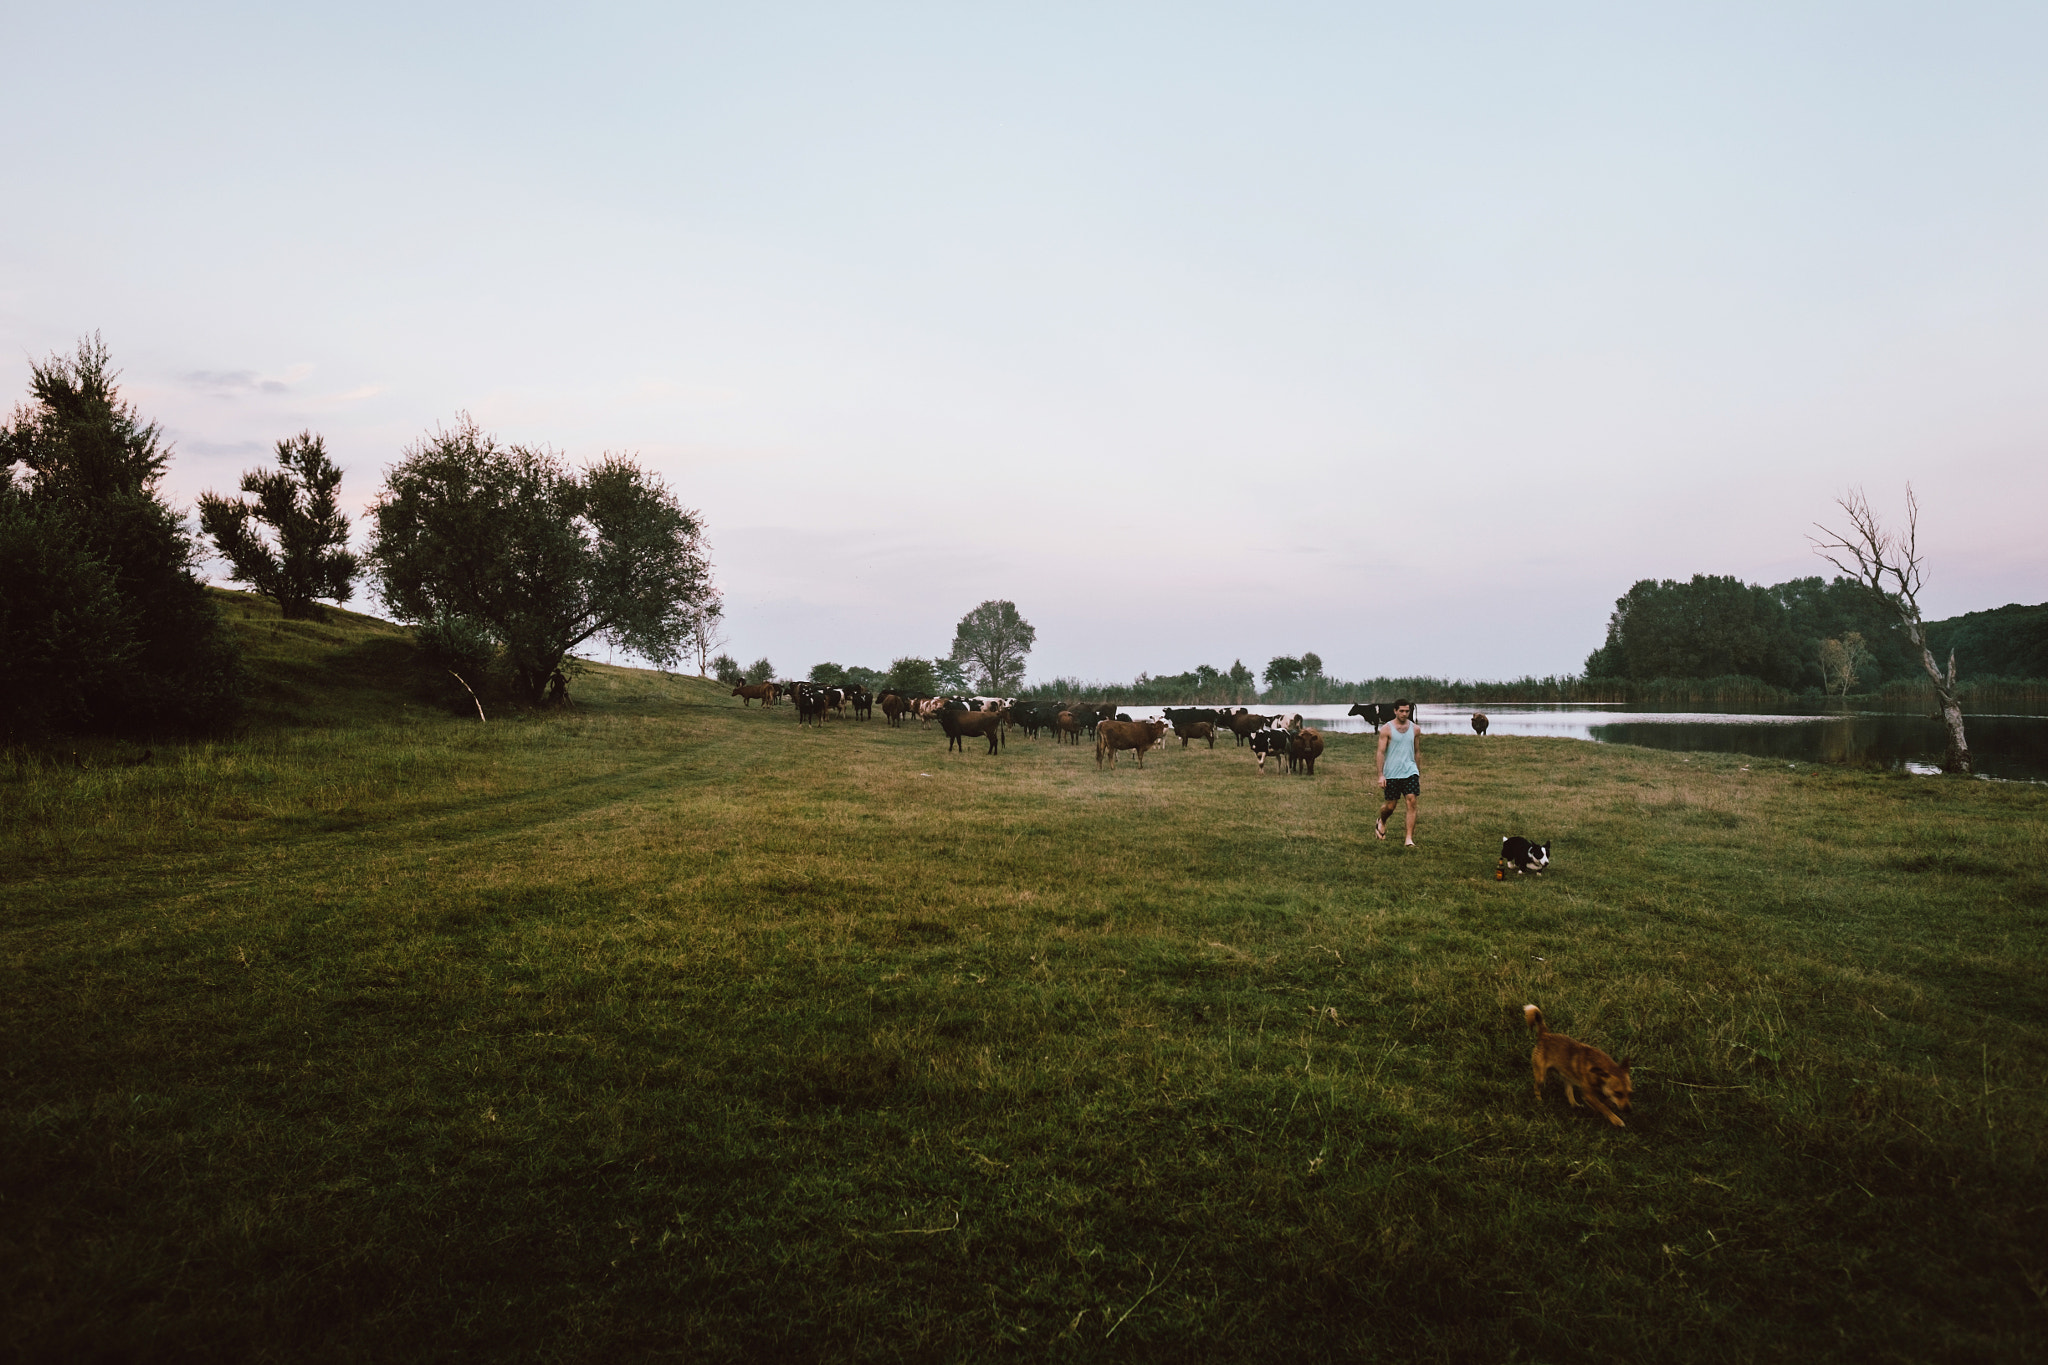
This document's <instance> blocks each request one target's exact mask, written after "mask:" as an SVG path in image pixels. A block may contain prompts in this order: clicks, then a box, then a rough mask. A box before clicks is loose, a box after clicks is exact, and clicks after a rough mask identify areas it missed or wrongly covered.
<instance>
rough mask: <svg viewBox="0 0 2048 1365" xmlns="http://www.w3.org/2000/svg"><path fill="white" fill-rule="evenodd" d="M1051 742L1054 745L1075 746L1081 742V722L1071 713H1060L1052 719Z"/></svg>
mask: <svg viewBox="0 0 2048 1365" xmlns="http://www.w3.org/2000/svg"><path fill="white" fill-rule="evenodd" d="M1052 742H1053V743H1055V744H1076V745H1078V744H1079V743H1080V742H1081V722H1080V721H1079V720H1077V719H1075V717H1074V713H1073V712H1072V711H1062V712H1060V713H1059V714H1058V715H1057V716H1054V717H1053V719H1052Z"/></svg>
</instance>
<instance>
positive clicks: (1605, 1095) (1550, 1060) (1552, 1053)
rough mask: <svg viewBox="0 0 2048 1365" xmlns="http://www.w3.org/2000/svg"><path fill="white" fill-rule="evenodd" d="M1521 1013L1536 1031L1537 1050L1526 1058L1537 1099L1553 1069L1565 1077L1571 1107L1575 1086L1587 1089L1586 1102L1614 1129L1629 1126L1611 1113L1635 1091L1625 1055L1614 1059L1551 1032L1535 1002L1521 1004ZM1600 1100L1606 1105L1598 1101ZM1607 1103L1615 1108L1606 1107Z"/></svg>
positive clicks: (1625, 1105)
mask: <svg viewBox="0 0 2048 1365" xmlns="http://www.w3.org/2000/svg"><path fill="white" fill-rule="evenodd" d="M1522 1015H1523V1017H1524V1018H1526V1019H1527V1020H1528V1021H1529V1027H1531V1028H1533V1029H1535V1030H1536V1050H1535V1051H1534V1052H1532V1053H1530V1054H1529V1061H1530V1063H1531V1064H1532V1065H1533V1066H1534V1067H1535V1068H1536V1096H1537V1098H1538V1099H1541V1098H1542V1097H1543V1082H1544V1080H1545V1079H1546V1078H1547V1077H1548V1076H1549V1075H1550V1073H1551V1072H1553V1071H1555V1072H1556V1073H1557V1074H1558V1075H1559V1076H1561V1077H1562V1078H1563V1079H1564V1097H1565V1098H1566V1099H1568V1100H1570V1101H1571V1102H1572V1105H1573V1107H1575V1108H1576V1107H1577V1105H1578V1103H1579V1097H1578V1095H1577V1093H1576V1091H1575V1087H1576V1090H1583V1091H1585V1092H1586V1103H1588V1104H1590V1105H1592V1106H1593V1107H1594V1108H1595V1109H1598V1110H1599V1111H1600V1112H1601V1113H1603V1114H1605V1115H1607V1121H1608V1122H1609V1123H1611V1124H1613V1125H1614V1126H1615V1127H1616V1128H1626V1127H1628V1125H1627V1124H1625V1123H1623V1122H1622V1121H1621V1116H1620V1115H1619V1114H1617V1113H1615V1112H1614V1110H1615V1109H1626V1108H1628V1098H1629V1095H1630V1094H1631V1093H1633V1090H1634V1087H1633V1086H1631V1085H1630V1084H1629V1078H1628V1066H1629V1061H1628V1058H1626V1057H1624V1058H1622V1059H1621V1060H1620V1061H1618V1062H1617V1061H1615V1060H1614V1058H1612V1057H1610V1056H1608V1055H1607V1054H1606V1053H1604V1052H1602V1051H1601V1050H1600V1049H1599V1048H1597V1047H1589V1046H1587V1045H1586V1044H1584V1043H1580V1042H1574V1041H1573V1040H1572V1039H1570V1038H1567V1037H1565V1036H1564V1035H1563V1034H1562V1033H1552V1032H1551V1031H1550V1030H1549V1029H1547V1028H1545V1027H1543V1011H1542V1010H1539V1009H1537V1008H1536V1007H1535V1006H1534V1005H1524V1006H1522ZM1603 1099H1604V1100H1606V1101H1607V1103H1606V1104H1602V1103H1601V1101H1602V1100H1603ZM1609 1104H1611V1105H1613V1106H1614V1108H1613V1109H1610V1108H1608V1107H1607V1106H1608V1105H1609Z"/></svg>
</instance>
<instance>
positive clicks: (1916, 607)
mask: <svg viewBox="0 0 2048 1365" xmlns="http://www.w3.org/2000/svg"><path fill="white" fill-rule="evenodd" d="M1835 505H1836V506H1838V507H1840V508H1841V509H1842V511H1843V512H1844V513H1845V514H1846V515H1847V516H1848V518H1849V530H1848V531H1847V533H1842V532H1838V531H1832V530H1830V529H1828V528H1827V527H1825V526H1822V525H1821V524H1820V523H1819V522H1815V523H1814V528H1815V529H1816V530H1818V531H1819V532H1820V533H1821V535H1823V536H1825V537H1826V539H1825V540H1823V539H1820V538H1818V537H1808V539H1810V540H1812V541H1813V549H1814V553H1816V554H1818V555H1819V556H1820V557H1821V558H1822V559H1825V560H1826V561H1827V562H1828V563H1830V564H1832V565H1834V566H1835V567H1836V568H1837V569H1840V570H1841V571H1842V572H1843V573H1845V574H1848V575H1849V576H1850V577H1852V578H1854V579H1856V580H1857V581H1858V582H1860V583H1861V584H1863V586H1864V587H1866V588H1868V589H1870V590H1871V591H1872V592H1874V593H1876V594H1877V595H1878V596H1879V597H1882V598H1883V599H1884V600H1885V601H1886V602H1888V603H1890V604H1891V608H1892V610H1893V611H1895V612H1897V613H1898V616H1899V625H1900V626H1901V627H1902V628H1903V629H1904V630H1905V632H1906V639H1907V641H1908V642H1909V643H1910V644H1911V645H1912V646H1913V648H1914V649H1916V650H1918V651H1919V652H1920V666H1921V667H1922V668H1925V669H1926V670H1927V677H1928V679H1929V680H1930V681H1932V682H1933V684H1934V694H1935V696H1937V697H1939V698H1941V719H1942V721H1943V723H1944V724H1946V725H1947V726H1948V753H1947V754H1946V755H1945V756H1944V757H1943V759H1942V764H1941V769H1942V771H1943V772H1948V773H1967V772H1969V771H1970V744H1969V741H1968V740H1967V739H1965V738H1964V737H1963V706H1962V703H1961V701H1959V700H1958V699H1957V696H1956V652H1955V651H1954V650H1953V649H1951V650H1950V651H1949V652H1948V672H1947V674H1946V675H1944V674H1943V673H1942V671H1941V667H1940V665H1938V664H1937V663H1935V661H1934V651H1933V650H1932V649H1930V648H1928V646H1927V628H1926V626H1925V625H1924V624H1922V622H1921V620H1920V570H1921V561H1920V546H1919V525H1920V503H1919V500H1918V499H1916V498H1915V497H1914V496H1913V485H1912V484H1910V483H1909V484H1907V485H1906V529H1905V533H1904V534H1903V535H1901V534H1900V533H1898V532H1896V531H1891V530H1887V529H1886V528H1885V525H1884V523H1883V522H1882V521H1881V520H1879V519H1878V515H1877V513H1876V512H1874V511H1872V510H1871V506H1870V499H1868V498H1866V497H1865V496H1864V495H1863V490H1862V489H1860V488H1858V489H1854V490H1852V491H1850V492H1848V493H1845V494H1843V495H1842V496H1841V497H1839V498H1837V499H1835Z"/></svg>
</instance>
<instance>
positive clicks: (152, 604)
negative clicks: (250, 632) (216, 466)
mask: <svg viewBox="0 0 2048 1365" xmlns="http://www.w3.org/2000/svg"><path fill="white" fill-rule="evenodd" d="M29 373H30V392H31V395H32V397H31V401H29V402H28V403H26V404H23V405H22V406H21V407H18V408H16V409H15V411H14V414H13V416H12V418H11V419H10V420H9V421H8V422H7V423H5V424H4V425H0V481H4V482H5V483H6V485H7V495H6V496H7V501H6V504H5V509H4V512H0V516H4V519H5V521H6V530H5V532H4V533H0V534H4V539H5V540H6V542H7V544H8V546H9V548H8V549H7V550H6V551H5V552H4V553H5V555H6V556H7V563H8V572H7V573H6V574H5V576H4V577H0V582H4V583H5V585H6V587H5V591H4V592H0V599H4V600H5V602H6V605H5V606H4V607H0V656H4V657H6V658H7V660H8V662H7V665H6V674H5V675H4V676H7V677H8V678H9V680H10V682H11V683H12V684H13V685H11V686H9V688H8V689H7V691H8V696H7V697H6V698H5V699H4V700H0V708H5V709H4V711H0V715H5V716H6V717H7V720H8V728H9V729H20V730H21V731H22V732H24V733H26V732H27V731H28V730H31V729H35V728H39V727H41V726H44V725H60V726H65V727H75V728H80V729H94V730H126V731H138V730H139V731H148V730H156V729H179V730H193V729H200V728H207V727H214V726H218V725H221V724H223V723H225V722H227V721H229V720H231V719H233V717H234V716H235V714H236V713H237V712H238V710H239V709H240V705H241V694H242V687H243V677H242V673H241V669H240V666H239V662H238V659H237V655H236V651H235V647H234V643H233V640H232V639H231V638H230V636H229V635H228V632H227V627H226V623H225V622H223V621H222V620H221V616H220V613H219V611H217V610H216V609H215V608H214V605H213V603H212V602H211V601H210V600H209V599H208V598H207V595H206V588H205V585H204V584H202V583H201V582H200V581H199V579H198V578H197V577H196V576H195V575H194V574H193V573H192V563H193V560H194V557H195V548H196V547H195V546H194V545H193V542H192V538H191V536H190V535H189V534H188V533H187V532H186V529H185V523H184V519H183V518H182V517H180V516H179V515H178V513H176V512H175V511H173V510H172V509H171V508H170V507H169V506H168V505H167V504H166V503H165V502H164V501H163V500H162V498H160V497H159V496H158V494H157V486H158V484H159V483H160V482H161V481H162V478H163V474H164V469H165V466H166V465H167V464H168V463H169V460H170V451H169V449H168V447H166V446H165V445H164V444H163V440H162V431H161V429H160V428H159V427H158V426H157V425H156V424H155V423H154V422H144V421H143V420H142V419H141V417H140V416H139V415H138V414H137V413H136V411H135V409H134V408H133V407H131V406H130V405H129V404H127V403H124V402H122V401H121V399H120V397H119V394H118V392H117V390H116V389H115V386H114V380H115V378H116V376H115V374H114V372H113V371H112V370H110V369H109V367H108V357H107V350H106V347H105V345H104V344H103V343H102V342H101V341H100V339H99V338H98V337H97V336H95V337H92V338H89V339H87V340H85V341H81V342H80V343H79V346H78V353H77V355H76V356H75V357H71V358H67V357H64V356H61V355H53V356H51V357H50V358H48V359H47V360H44V361H41V362H37V363H34V364H32V365H31V366H30V371H29ZM16 465H20V466H22V467H23V468H24V470H25V473H26V478H25V479H22V480H20V481H17V476H16V475H15V474H14V467H15V466H16ZM39 661H40V662H39ZM58 689H61V690H58Z"/></svg>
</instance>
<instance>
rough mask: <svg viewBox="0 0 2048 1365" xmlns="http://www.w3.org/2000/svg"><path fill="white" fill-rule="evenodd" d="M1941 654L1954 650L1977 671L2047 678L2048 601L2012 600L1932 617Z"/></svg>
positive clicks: (1932, 636)
mask: <svg viewBox="0 0 2048 1365" xmlns="http://www.w3.org/2000/svg"><path fill="white" fill-rule="evenodd" d="M1927 644H1928V648H1930V649H1932V650H1933V651H1934V655H1935V657H1936V658H1942V657H1945V656H1946V655H1948V654H1950V653H1954V654H1955V655H1956V657H1957V658H1958V659H1959V660H1960V661H1961V663H1962V665H1963V667H1965V668H1967V669H1968V671H1969V672H1971V673H1974V674H1976V675H1977V676H1978V677H1980V678H1981V677H1984V676H1985V675H1987V674H1996V675H1999V676H2002V677H2007V678H2048V603H2043V604H2041V605H2039V606H2032V607H2023V606H2021V605H2020V604H2019V603H2017V602H2011V603H2008V604H2006V605H2005V606H2002V607H1993V608H1992V609H1991V610H1989V611H1972V612H1965V613H1964V614H1963V615H1961V616H1951V617H1949V618H1948V619H1947V620H1945V621H1929V622H1928V623H1927Z"/></svg>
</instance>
